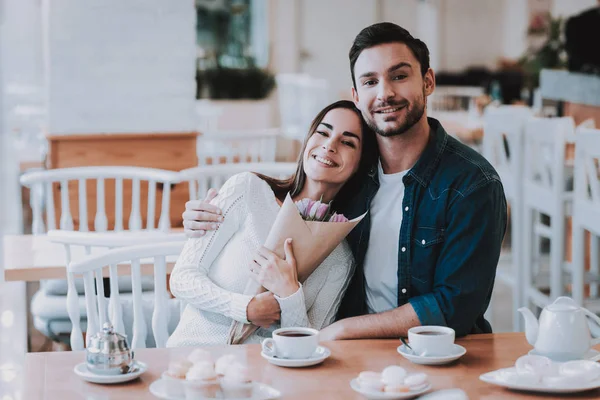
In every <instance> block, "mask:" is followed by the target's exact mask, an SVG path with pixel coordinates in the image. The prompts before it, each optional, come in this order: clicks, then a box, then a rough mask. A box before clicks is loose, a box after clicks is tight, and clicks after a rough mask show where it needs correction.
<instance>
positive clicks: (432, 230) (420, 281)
mask: <svg viewBox="0 0 600 400" xmlns="http://www.w3.org/2000/svg"><path fill="white" fill-rule="evenodd" d="M445 238H446V235H445V231H444V230H443V229H440V228H436V227H427V226H420V227H418V228H417V229H416V230H415V232H414V235H413V243H414V246H413V257H412V268H411V275H412V278H413V280H414V283H416V284H417V286H420V287H421V288H422V289H424V290H430V289H431V288H433V276H434V273H435V267H436V264H437V260H438V258H439V254H440V251H441V248H442V245H443V243H444V240H445Z"/></svg>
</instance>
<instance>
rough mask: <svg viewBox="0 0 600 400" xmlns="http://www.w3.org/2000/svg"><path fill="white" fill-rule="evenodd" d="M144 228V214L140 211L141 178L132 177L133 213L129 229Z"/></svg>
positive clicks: (130, 217) (130, 216)
mask: <svg viewBox="0 0 600 400" xmlns="http://www.w3.org/2000/svg"><path fill="white" fill-rule="evenodd" d="M140 229H142V215H141V213H140V180H139V179H132V182H131V214H130V215H129V230H130V231H135V230H140Z"/></svg>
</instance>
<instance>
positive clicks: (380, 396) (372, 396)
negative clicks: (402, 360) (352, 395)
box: [350, 378, 431, 400]
mask: <svg viewBox="0 0 600 400" xmlns="http://www.w3.org/2000/svg"><path fill="white" fill-rule="evenodd" d="M350 387H351V388H352V390H354V391H355V392H358V393H360V394H362V395H363V396H365V397H366V398H367V399H369V400H399V399H412V398H414V397H417V396H418V395H420V394H423V393H425V392H426V391H428V390H429V389H431V383H427V384H426V385H425V386H424V387H423V388H421V389H419V390H411V391H410V392H405V393H386V392H375V391H372V390H364V389H361V387H360V385H359V384H358V381H357V380H356V378H354V379H352V380H351V381H350Z"/></svg>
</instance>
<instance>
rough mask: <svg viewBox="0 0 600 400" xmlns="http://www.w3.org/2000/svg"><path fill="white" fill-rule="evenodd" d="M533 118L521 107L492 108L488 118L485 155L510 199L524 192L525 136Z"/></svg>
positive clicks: (485, 118) (484, 131)
mask: <svg viewBox="0 0 600 400" xmlns="http://www.w3.org/2000/svg"><path fill="white" fill-rule="evenodd" d="M532 116H533V114H532V112H531V109H529V108H528V107H521V106H501V107H488V108H487V109H486V111H485V114H484V118H483V155H484V157H485V158H486V159H487V160H488V161H489V162H490V164H492V166H493V167H494V168H495V169H496V171H497V172H498V174H499V175H500V179H501V180H502V184H503V185H504V191H505V192H506V195H507V197H511V198H514V197H516V196H519V194H520V193H521V191H522V189H521V187H520V182H521V179H520V178H521V177H522V175H523V171H522V165H523V146H524V143H523V133H524V131H525V124H526V122H527V120H528V119H529V118H531V117H532Z"/></svg>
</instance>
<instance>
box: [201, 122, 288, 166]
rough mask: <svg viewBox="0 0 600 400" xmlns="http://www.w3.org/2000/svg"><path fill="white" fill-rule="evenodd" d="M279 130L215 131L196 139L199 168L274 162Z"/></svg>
mask: <svg viewBox="0 0 600 400" xmlns="http://www.w3.org/2000/svg"><path fill="white" fill-rule="evenodd" d="M278 135H279V129H276V128H275V129H273V128H271V129H253V130H247V131H216V132H213V133H210V134H203V135H202V136H200V137H198V162H199V164H200V165H206V164H208V162H207V161H210V164H211V165H212V164H223V163H234V162H236V163H240V162H241V163H246V162H274V161H275V153H276V150H277V136H278Z"/></svg>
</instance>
